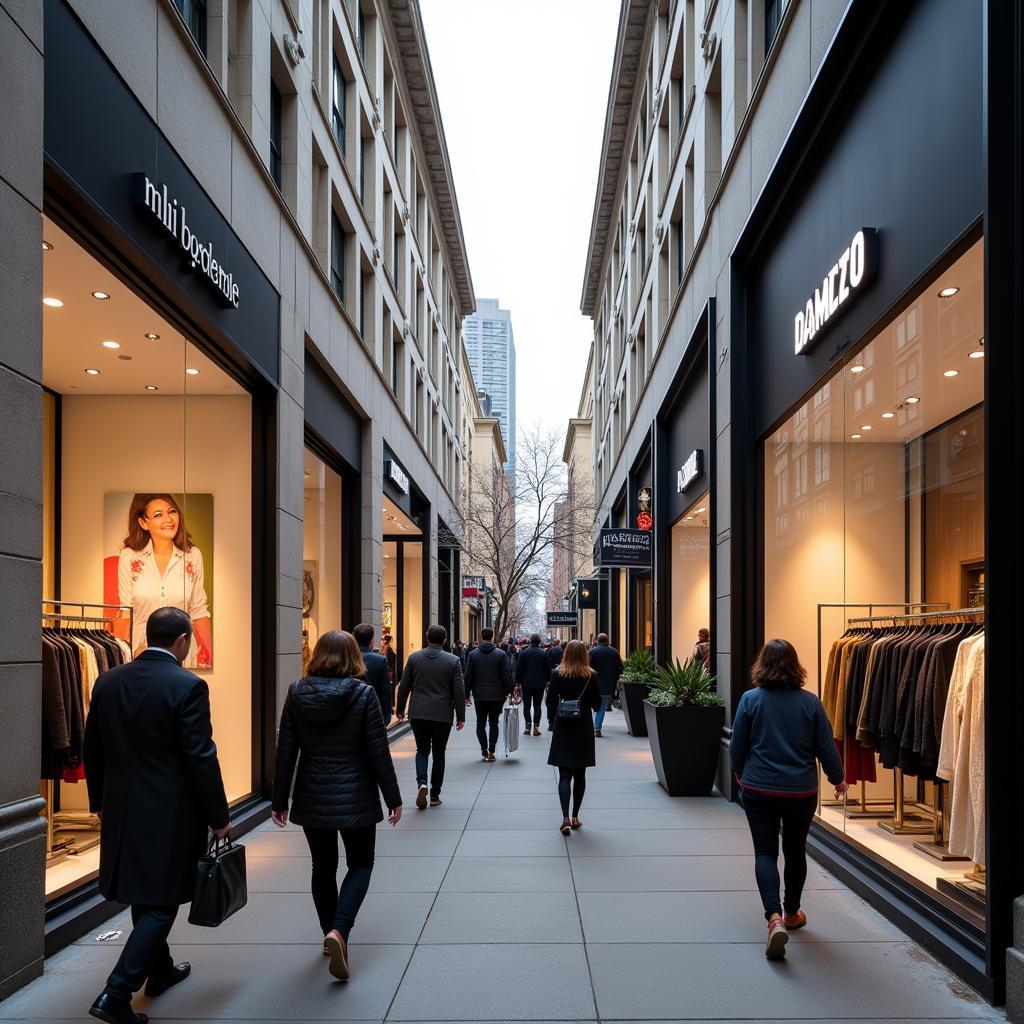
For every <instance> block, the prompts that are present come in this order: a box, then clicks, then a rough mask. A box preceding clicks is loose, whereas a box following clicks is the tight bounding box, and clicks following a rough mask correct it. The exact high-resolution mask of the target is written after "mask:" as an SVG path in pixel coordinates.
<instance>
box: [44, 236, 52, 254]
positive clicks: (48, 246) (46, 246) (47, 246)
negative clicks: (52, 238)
mask: <svg viewBox="0 0 1024 1024" xmlns="http://www.w3.org/2000/svg"><path fill="white" fill-rule="evenodd" d="M52 248H53V242H48V241H47V240H46V239H45V238H44V239H43V251H44V252H49V251H50V250H51V249H52Z"/></svg>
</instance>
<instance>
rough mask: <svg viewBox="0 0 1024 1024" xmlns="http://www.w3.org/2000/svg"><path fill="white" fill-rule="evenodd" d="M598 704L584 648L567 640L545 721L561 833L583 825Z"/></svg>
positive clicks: (597, 691)
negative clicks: (555, 775)
mask: <svg viewBox="0 0 1024 1024" xmlns="http://www.w3.org/2000/svg"><path fill="white" fill-rule="evenodd" d="M573 702H575V704H574V703H573ZM600 707H601V691H600V689H599V688H598V685H597V673H596V672H595V671H594V670H593V669H592V668H591V667H590V662H589V660H588V658H587V648H586V646H585V645H584V644H583V643H582V642H581V641H580V640H570V641H569V643H568V644H567V645H566V648H565V656H564V657H563V658H562V664H561V665H559V666H558V668H557V669H555V671H554V672H552V673H551V683H550V685H549V686H548V697H547V712H548V722H549V724H550V725H551V727H552V736H551V747H550V749H549V751H548V764H550V765H553V766H554V767H556V768H557V769H558V800H559V802H560V803H561V805H562V824H561V826H560V831H561V833H562V835H564V836H567V835H569V833H570V831H571V830H572V829H577V828H580V827H581V826H582V825H583V822H582V821H580V805H581V804H582V803H583V794H584V793H585V792H586V788H587V769H588V768H592V767H593V766H594V763H595V761H596V756H595V755H596V750H595V744H594V736H595V735H596V733H595V730H594V719H593V715H592V712H594V711H596V710H597V709H598V708H600ZM570 799H571V800H572V814H571V815H570V813H569V801H570Z"/></svg>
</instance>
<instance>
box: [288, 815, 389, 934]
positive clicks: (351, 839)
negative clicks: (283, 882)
mask: <svg viewBox="0 0 1024 1024" xmlns="http://www.w3.org/2000/svg"><path fill="white" fill-rule="evenodd" d="M302 831H303V832H305V833H306V842H307V843H308V844H309V852H310V854H311V855H312V857H313V877H312V881H311V883H310V889H311V890H312V893H313V906H314V907H316V916H317V917H318V918H319V919H320V927H321V928H322V929H323V933H324V935H326V934H327V933H328V932H329V931H331V929H332V928H336V929H337V930H338V932H339V933H340V934H341V937H342V938H343V939H344V940H345V941H346V942H348V934H349V932H350V931H352V925H354V924H355V923H356V914H358V913H359V908H360V907H361V906H362V905H363V900H364V899H365V898H366V890H367V889H368V888H369V887H370V875H372V874H373V851H374V847H375V846H376V842H377V829H376V828H375V827H374V826H373V825H367V826H365V827H364V828H342V829H337V828H304V829H303V830H302ZM339 832H340V833H341V841H342V842H343V843H344V844H345V864H346V866H347V867H348V871H346V872H345V878H344V879H343V880H342V883H341V891H340V892H339V890H338V833H339Z"/></svg>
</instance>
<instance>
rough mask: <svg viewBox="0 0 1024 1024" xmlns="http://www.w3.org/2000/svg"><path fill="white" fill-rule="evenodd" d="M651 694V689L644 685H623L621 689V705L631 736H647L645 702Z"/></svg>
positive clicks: (627, 729)
mask: <svg viewBox="0 0 1024 1024" xmlns="http://www.w3.org/2000/svg"><path fill="white" fill-rule="evenodd" d="M650 692H651V688H650V687H649V686H647V685H645V684H644V683H622V685H621V686H620V687H619V703H620V704H621V706H622V713H623V714H624V715H625V716H626V731H627V732H628V733H629V735H630V736H646V735H647V719H646V718H645V717H644V701H646V700H647V695H648V694H649V693H650Z"/></svg>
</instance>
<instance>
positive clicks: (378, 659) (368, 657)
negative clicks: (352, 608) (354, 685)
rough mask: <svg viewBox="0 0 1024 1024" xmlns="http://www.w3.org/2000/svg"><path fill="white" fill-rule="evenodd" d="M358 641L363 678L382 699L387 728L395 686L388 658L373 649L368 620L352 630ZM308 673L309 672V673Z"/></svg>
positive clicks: (382, 712)
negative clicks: (364, 672)
mask: <svg viewBox="0 0 1024 1024" xmlns="http://www.w3.org/2000/svg"><path fill="white" fill-rule="evenodd" d="M352 635H353V636H354V637H355V640H356V643H357V644H358V645H359V653H360V654H361V655H362V657H363V663H364V664H365V665H366V677H365V679H364V680H363V681H364V682H367V683H369V684H370V686H372V687H373V692H374V693H376V694H377V700H378V701H380V713H381V717H382V718H383V719H384V727H385V728H387V725H388V723H389V722H390V721H391V710H392V708H393V706H394V703H393V698H394V693H395V691H394V688H393V687H392V685H391V672H390V671H389V669H388V659H387V658H386V657H385V656H384V655H383V654H376V653H375V652H374V650H373V626H371V625H370V624H369V623H368V622H360V623H359V625H358V626H356V628H355V629H353V630H352ZM307 674H308V673H307Z"/></svg>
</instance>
